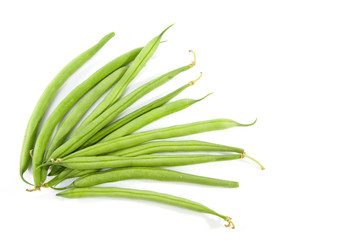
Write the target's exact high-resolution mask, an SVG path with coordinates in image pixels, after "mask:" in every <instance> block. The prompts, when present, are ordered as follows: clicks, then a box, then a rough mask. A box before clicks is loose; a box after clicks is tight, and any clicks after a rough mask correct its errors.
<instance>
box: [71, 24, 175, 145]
mask: <svg viewBox="0 0 360 240" xmlns="http://www.w3.org/2000/svg"><path fill="white" fill-rule="evenodd" d="M171 26H172V25H171ZM171 26H169V27H167V28H166V29H165V30H164V31H162V32H161V33H160V34H159V35H158V36H156V37H155V38H153V39H152V40H151V41H150V42H149V43H148V44H146V46H145V47H144V48H143V50H141V52H140V53H139V55H138V56H137V57H136V58H135V59H134V61H133V63H132V64H131V66H130V67H129V69H128V70H127V71H126V73H125V74H124V76H123V77H122V78H121V80H120V81H119V82H118V83H117V84H116V85H115V86H114V87H113V89H112V90H111V91H110V92H109V94H108V95H107V96H106V97H105V98H104V100H103V101H102V102H101V103H100V104H99V105H97V106H96V108H95V109H94V110H93V111H92V112H91V113H90V115H89V116H87V117H86V118H85V119H84V121H83V122H82V123H81V124H80V126H79V127H78V128H77V129H76V130H75V131H74V132H73V134H72V135H71V137H70V138H74V137H76V136H77V135H79V134H81V132H82V131H83V130H84V129H85V128H87V126H88V125H89V123H91V122H92V121H94V120H95V119H96V118H97V117H98V116H99V115H100V114H102V113H103V112H104V111H105V110H106V109H107V108H108V107H110V106H112V105H113V104H114V103H115V102H116V101H117V100H118V99H119V98H120V97H121V96H122V94H123V93H124V91H125V89H126V87H127V86H128V85H129V83H130V82H131V81H132V80H133V79H134V78H135V76H136V75H137V74H138V73H139V72H140V70H141V69H142V68H143V67H144V66H145V64H146V63H147V62H148V61H149V59H150V58H151V57H152V55H153V54H154V53H155V51H156V49H157V48H158V46H159V44H160V40H161V37H162V36H163V35H164V33H165V32H166V31H167V30H168V29H169V28H170V27H171Z"/></svg>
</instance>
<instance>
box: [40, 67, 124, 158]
mask: <svg viewBox="0 0 360 240" xmlns="http://www.w3.org/2000/svg"><path fill="white" fill-rule="evenodd" d="M127 69H128V67H127V66H124V67H121V68H119V69H118V70H116V71H114V72H112V73H111V74H110V75H108V76H107V77H106V78H104V79H103V80H102V81H101V82H100V83H98V84H97V85H96V86H95V87H94V88H93V89H91V90H90V91H89V93H87V94H86V95H85V96H84V97H83V98H82V99H81V100H80V101H79V103H78V104H76V106H75V107H74V109H73V110H72V111H71V112H70V114H69V115H68V116H67V117H66V118H65V120H64V121H63V122H62V123H61V125H60V127H59V128H58V129H57V131H56V133H55V135H54V137H53V139H52V140H51V142H50V145H49V147H48V150H47V151H46V156H45V159H48V158H49V157H50V155H51V153H53V151H54V150H55V149H56V148H58V147H59V146H60V145H61V144H62V143H63V142H64V140H65V138H66V137H67V135H68V134H69V133H70V131H71V130H72V129H73V128H74V127H75V125H76V124H77V123H78V122H79V121H80V119H81V117H82V116H83V115H84V114H85V113H86V111H87V110H88V109H89V108H90V107H91V106H92V105H93V104H94V103H95V102H96V100H97V99H98V98H99V97H101V95H102V94H104V93H105V92H106V91H107V90H108V89H109V88H110V87H111V86H113V85H114V84H115V82H117V81H118V80H119V79H120V78H121V77H122V76H123V75H124V73H125V71H126V70H127Z"/></svg>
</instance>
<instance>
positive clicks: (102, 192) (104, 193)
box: [56, 187, 235, 228]
mask: <svg viewBox="0 0 360 240" xmlns="http://www.w3.org/2000/svg"><path fill="white" fill-rule="evenodd" d="M56 195H57V196H59V197H64V198H86V197H113V198H129V199H140V200H146V201H152V202H158V203H163V204H168V205H172V206H176V207H180V208H185V209H189V210H192V211H196V212H201V213H207V214H212V215H215V216H218V217H219V218H222V219H224V220H225V221H226V222H227V223H228V224H227V225H225V226H226V227H232V228H235V226H234V223H233V222H232V221H231V218H230V217H227V216H224V215H222V214H219V213H217V212H215V211H214V210H212V209H210V208H208V207H206V206H204V205H202V204H200V203H197V202H194V201H191V200H188V199H185V198H180V197H176V196H173V195H169V194H164V193H157V192H153V191H145V190H137V189H126V188H114V187H106V188H100V187H90V188H73V189H69V190H66V191H63V192H60V193H58V194H56Z"/></svg>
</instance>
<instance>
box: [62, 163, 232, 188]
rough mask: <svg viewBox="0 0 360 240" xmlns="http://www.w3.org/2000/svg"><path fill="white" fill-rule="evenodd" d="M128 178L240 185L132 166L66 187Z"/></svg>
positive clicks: (81, 179)
mask: <svg viewBox="0 0 360 240" xmlns="http://www.w3.org/2000/svg"><path fill="white" fill-rule="evenodd" d="M128 179H151V180H157V181H172V182H187V183H195V184H202V185H209V186H218V187H228V188H236V187H239V183H238V182H234V181H227V180H222V179H216V178H208V177H202V176H196V175H192V174H186V173H182V172H177V171H173V170H168V169H162V168H152V167H132V168H119V169H110V170H106V171H101V172H97V173H93V174H88V175H86V176H83V177H80V178H78V179H76V180H74V181H73V182H72V183H71V184H70V185H69V186H67V187H65V188H84V187H92V186H96V185H99V184H103V183H109V182H117V181H123V180H128ZM65 188H63V189H65ZM59 190H61V189H59Z"/></svg>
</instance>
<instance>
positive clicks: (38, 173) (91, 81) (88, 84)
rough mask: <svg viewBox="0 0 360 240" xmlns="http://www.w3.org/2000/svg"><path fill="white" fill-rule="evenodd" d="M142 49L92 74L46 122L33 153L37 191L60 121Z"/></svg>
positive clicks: (115, 60) (43, 176) (44, 173)
mask: <svg viewBox="0 0 360 240" xmlns="http://www.w3.org/2000/svg"><path fill="white" fill-rule="evenodd" d="M139 50H140V49H134V50H132V51H130V52H128V53H125V54H124V55H122V56H120V57H118V58H116V59H114V60H113V61H111V62H109V63H108V64H106V65H105V66H103V67H102V68H100V69H99V70H97V71H96V72H95V73H94V74H92V75H91V76H90V77H89V78H88V79H86V80H85V81H83V82H82V83H81V84H79V85H78V86H77V87H76V88H75V89H73V90H72V91H71V92H70V93H69V94H68V95H67V96H66V97H65V98H64V99H63V100H62V101H61V102H60V103H59V105H58V106H57V107H56V108H55V110H54V111H53V112H52V113H51V115H50V116H49V117H48V119H47V120H46V121H45V123H44V125H43V127H42V129H41V131H40V133H39V136H38V137H37V139H36V143H35V148H34V153H33V164H32V165H33V176H34V185H35V189H38V188H39V187H40V184H41V183H42V182H43V181H44V180H45V179H44V178H45V177H46V169H45V171H42V170H41V169H38V168H37V166H39V165H40V164H41V163H42V161H43V157H44V153H45V149H46V146H47V144H48V141H49V140H50V137H51V135H52V132H53V130H54V129H55V127H56V125H57V124H58V123H59V121H60V120H61V119H62V118H63V117H64V115H65V114H66V113H67V112H68V111H69V110H70V109H71V108H72V106H73V105H74V104H75V103H76V102H77V101H78V100H79V99H80V98H81V97H82V96H84V95H85V94H86V93H87V92H88V91H89V90H90V89H91V88H92V87H93V86H95V85H96V84H97V83H98V82H99V81H101V80H102V79H104V78H105V77H106V76H108V75H109V74H110V73H112V72H113V71H115V70H116V69H118V68H119V67H121V66H123V65H126V64H128V63H129V62H131V61H132V60H133V59H134V58H135V57H136V55H137V54H138V53H139Z"/></svg>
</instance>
